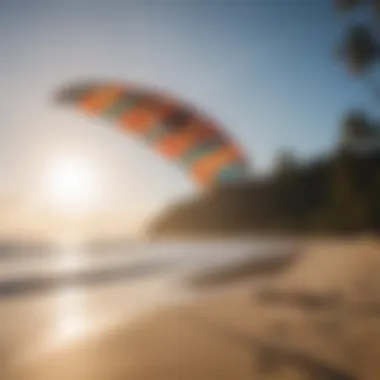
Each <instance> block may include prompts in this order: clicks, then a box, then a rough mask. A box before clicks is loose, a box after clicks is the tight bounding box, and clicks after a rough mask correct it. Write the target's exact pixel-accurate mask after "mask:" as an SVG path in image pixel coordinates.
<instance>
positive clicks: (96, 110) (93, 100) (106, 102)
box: [79, 87, 123, 115]
mask: <svg viewBox="0 0 380 380" xmlns="http://www.w3.org/2000/svg"><path fill="white" fill-rule="evenodd" d="M122 92H123V88H122V87H110V88H106V89H99V90H95V91H93V92H91V93H90V94H88V95H87V96H85V98H84V99H82V100H81V101H80V102H79V107H80V108H82V109H83V110H84V111H86V112H89V113H90V114H95V115H98V114H101V113H102V112H103V111H104V110H105V109H107V108H108V107H109V106H110V105H111V104H112V103H114V102H115V101H116V100H117V99H118V98H119V96H120V95H121V94H122Z"/></svg>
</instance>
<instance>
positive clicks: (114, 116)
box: [100, 94, 143, 121]
mask: <svg viewBox="0 0 380 380" xmlns="http://www.w3.org/2000/svg"><path fill="white" fill-rule="evenodd" d="M142 99H143V97H142V96H141V95H139V94H132V95H125V94H124V95H121V96H120V98H119V99H117V100H116V102H115V103H113V104H111V105H110V107H108V108H107V109H106V110H105V111H104V112H102V113H101V114H100V117H102V118H104V119H108V120H110V121H116V120H118V119H119V118H120V117H121V116H122V115H123V114H124V113H125V112H128V111H130V110H131V109H133V108H134V107H135V106H136V105H137V104H138V103H139V102H140V101H141V100H142Z"/></svg>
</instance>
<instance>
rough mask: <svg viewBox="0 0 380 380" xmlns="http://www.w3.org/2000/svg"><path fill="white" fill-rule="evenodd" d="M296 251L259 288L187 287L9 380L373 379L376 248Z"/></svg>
mask: <svg viewBox="0 0 380 380" xmlns="http://www.w3.org/2000/svg"><path fill="white" fill-rule="evenodd" d="M300 248H302V249H301V252H300V253H299V255H298V256H297V257H296V258H295V260H294V261H293V262H291V263H285V264H284V265H283V266H282V268H281V270H279V268H276V269H275V270H273V271H272V272H271V273H269V272H267V273H266V274H263V276H262V277H261V280H258V276H259V275H258V274H257V273H255V274H252V275H251V276H249V275H248V276H247V272H245V274H244V276H243V277H242V278H241V279H239V278H238V276H235V279H234V280H233V281H232V280H231V278H229V279H228V281H227V282H226V283H223V281H221V278H220V277H219V278H218V281H217V284H213V281H211V279H215V276H214V275H213V276H212V278H211V279H210V281H206V282H203V283H202V284H201V286H200V283H199V281H195V282H194V283H192V282H191V281H190V280H189V278H187V279H186V281H185V283H184V287H187V289H189V290H188V292H189V294H191V291H190V289H191V288H192V287H193V288H196V289H197V292H198V293H197V295H196V296H189V297H187V298H184V299H182V300H178V302H176V303H174V304H171V305H161V306H158V307H157V308H155V309H154V310H152V311H150V312H147V313H145V314H144V315H143V316H141V317H140V318H138V319H136V320H135V321H133V322H132V323H130V322H128V323H127V322H126V323H122V322H121V323H119V324H118V325H117V326H114V327H113V328H112V329H108V330H107V331H106V332H104V333H102V334H98V335H96V336H93V337H91V338H88V339H84V340H81V341H77V342H75V343H73V344H68V345H66V346H64V347H61V348H60V349H59V350H55V351H52V352H50V353H48V354H47V355H45V356H44V358H42V359H40V360H35V361H31V362H28V363H26V364H25V365H24V366H21V367H18V368H17V369H15V370H14V371H12V372H11V373H9V379H12V380H16V379H19V380H29V379H30V380H45V379H52V378H54V379H56V380H61V379H73V380H77V379H78V380H79V379H80V380H87V379H92V380H94V379H95V380H97V379H99V380H100V379H136V380H150V379H184V380H187V379H201V380H202V379H205V380H206V379H207V380H212V379H238V380H245V379H252V378H257V379H334V380H336V379H342V380H349V379H368V380H372V379H378V378H379V374H380V364H379V360H378V358H379V357H380V339H379V338H380V325H379V322H378V321H379V316H380V292H379V290H380V278H379V276H378V272H379V270H380V256H379V248H380V245H379V243H378V242H377V241H376V240H375V239H372V238H362V239H352V240H350V241H347V240H333V239H331V240H323V239H319V240H316V239H314V240H312V241H303V242H302V243H301V244H300ZM227 277H228V276H227ZM222 278H226V277H225V276H222Z"/></svg>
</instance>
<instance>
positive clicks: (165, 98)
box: [55, 81, 248, 187]
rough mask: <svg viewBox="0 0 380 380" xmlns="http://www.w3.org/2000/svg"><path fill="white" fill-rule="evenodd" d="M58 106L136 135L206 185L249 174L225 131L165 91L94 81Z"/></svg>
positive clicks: (59, 97)
mask: <svg viewBox="0 0 380 380" xmlns="http://www.w3.org/2000/svg"><path fill="white" fill-rule="evenodd" d="M55 102H56V103H57V104H59V105H71V106H74V107H76V108H77V109H79V110H80V111H83V112H84V113H86V114H88V115H89V116H92V117H96V118H99V119H103V120H106V121H108V122H109V123H110V124H111V125H113V126H114V127H115V128H118V129H120V130H122V131H124V132H126V133H127V134H129V135H132V136H134V137H137V138H138V139H139V140H142V141H143V142H145V143H146V144H147V145H148V146H149V147H150V148H151V149H153V150H154V151H156V152H157V153H159V154H161V155H162V156H164V157H166V158H167V159H169V160H170V161H172V162H175V163H177V164H178V165H179V166H180V167H182V168H184V169H185V171H186V172H187V173H188V174H189V175H190V176H191V177H192V178H193V179H194V180H195V181H196V182H197V183H199V184H201V185H202V186H204V187H213V186H215V185H221V184H226V183H232V182H235V181H237V180H241V179H244V178H245V177H246V176H247V173H248V165H247V164H246V160H245V158H244V155H243V152H242V151H241V149H240V148H239V147H238V146H237V145H236V143H235V142H234V141H233V140H232V139H231V137H229V136H228V135H227V133H226V132H225V131H224V130H223V128H222V127H221V126H220V125H219V124H218V123H216V122H215V121H212V120H210V118H209V117H207V116H206V115H204V114H203V113H201V112H200V111H198V110H196V109H195V108H193V107H191V106H190V105H187V104H185V103H184V102H181V101H180V100H179V99H176V98H175V97H172V96H169V95H168V94H167V93H165V92H163V91H157V90H149V89H146V88H143V87H140V86H135V85H131V84H122V83H115V82H95V81H91V82H82V83H76V84H73V85H70V86H67V87H65V88H62V89H59V90H58V91H57V93H56V96H55Z"/></svg>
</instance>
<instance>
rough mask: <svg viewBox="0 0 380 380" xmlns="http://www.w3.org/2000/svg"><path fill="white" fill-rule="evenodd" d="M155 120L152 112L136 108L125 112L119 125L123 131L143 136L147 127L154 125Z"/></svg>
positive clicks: (143, 108)
mask: <svg viewBox="0 0 380 380" xmlns="http://www.w3.org/2000/svg"><path fill="white" fill-rule="evenodd" d="M155 122H156V118H155V116H154V115H153V114H152V111H151V110H149V109H147V108H145V107H137V108H135V109H133V110H130V111H127V112H126V113H125V114H124V115H123V116H122V117H121V120H120V125H121V127H122V129H123V130H127V131H131V132H134V133H138V134H139V135H145V134H146V133H147V131H148V130H149V127H150V126H151V125H153V124H155Z"/></svg>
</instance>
